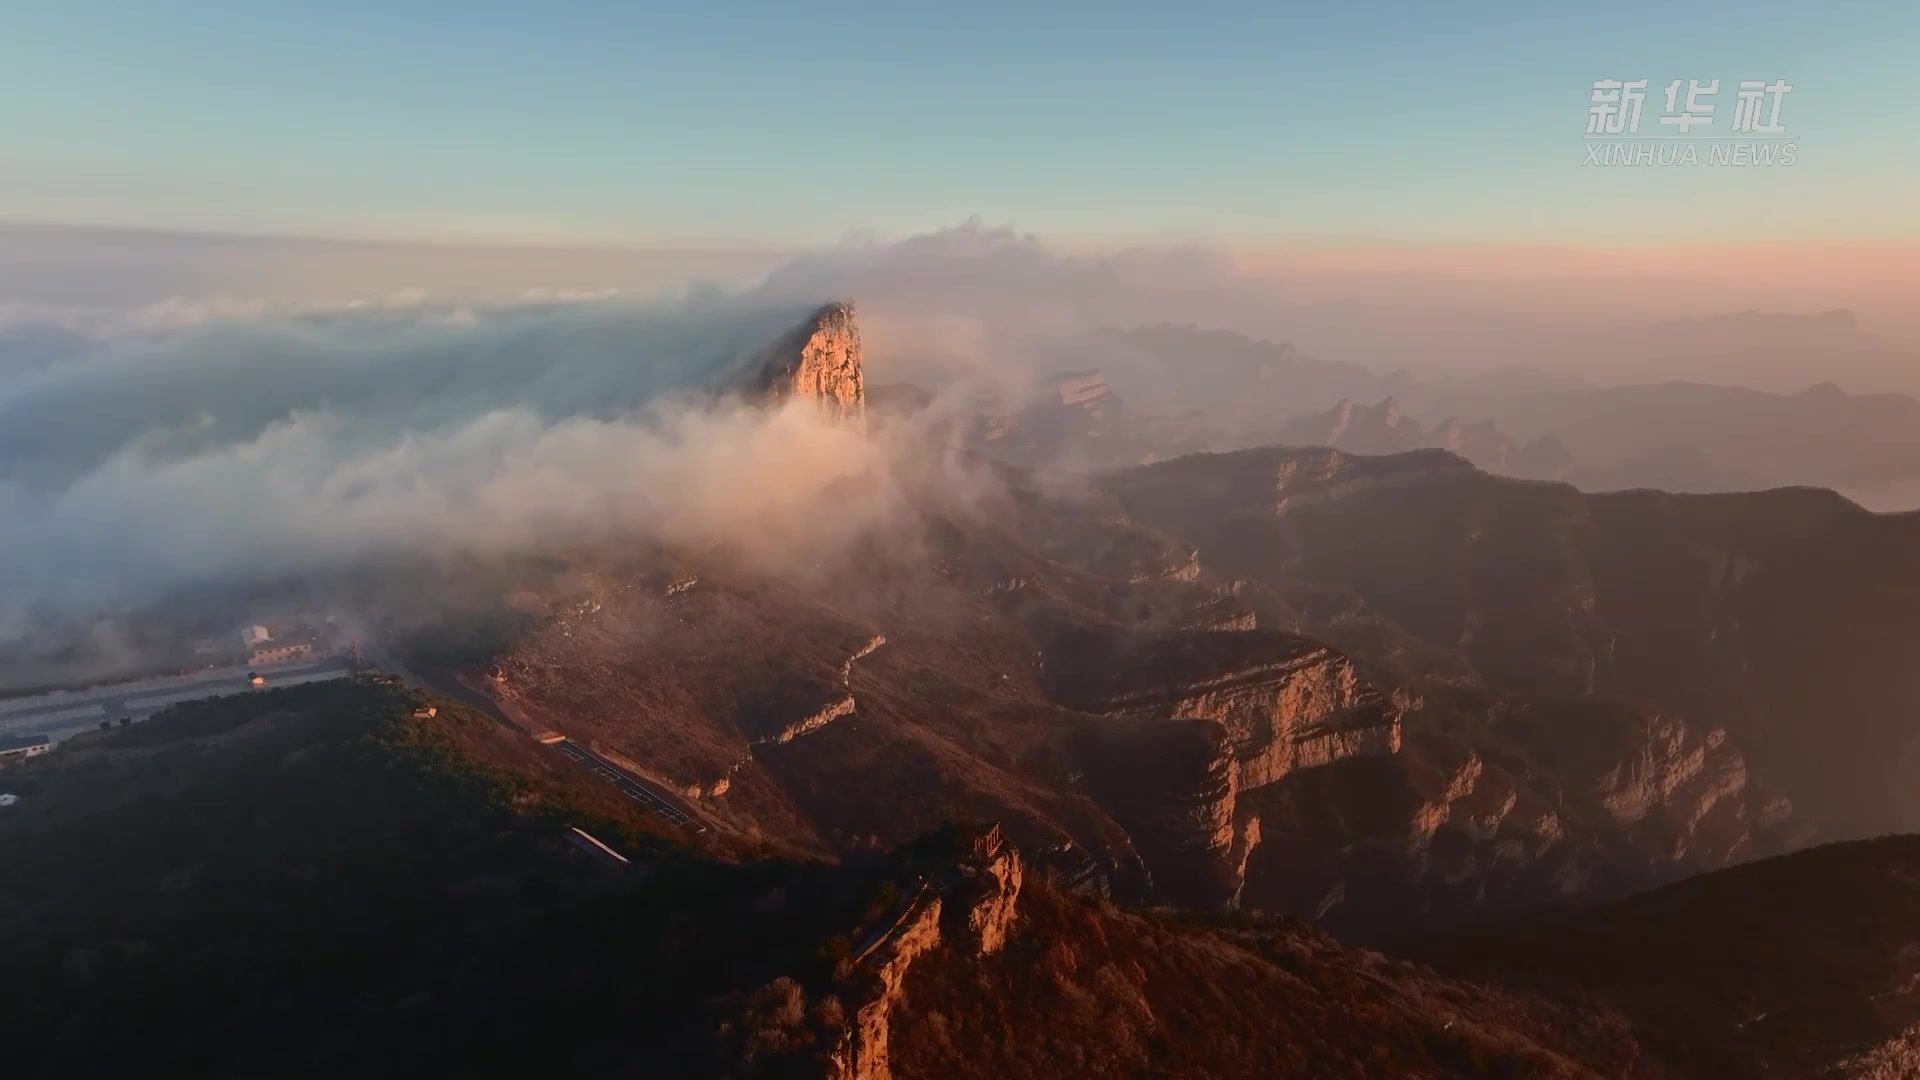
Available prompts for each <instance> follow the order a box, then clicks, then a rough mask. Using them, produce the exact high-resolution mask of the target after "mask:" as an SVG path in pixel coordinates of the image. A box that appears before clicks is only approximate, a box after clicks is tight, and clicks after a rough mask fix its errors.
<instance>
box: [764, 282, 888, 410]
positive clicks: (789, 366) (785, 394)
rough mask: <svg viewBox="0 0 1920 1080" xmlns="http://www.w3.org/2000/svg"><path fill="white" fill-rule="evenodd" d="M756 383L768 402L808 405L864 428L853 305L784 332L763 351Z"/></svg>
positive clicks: (826, 310)
mask: <svg viewBox="0 0 1920 1080" xmlns="http://www.w3.org/2000/svg"><path fill="white" fill-rule="evenodd" d="M756 379H757V381H758V390H759V391H760V393H762V394H763V395H764V396H765V397H766V398H767V399H768V400H770V401H775V402H781V401H786V400H788V399H790V398H802V399H805V400H809V401H812V402H814V403H816V404H817V405H819V406H820V408H821V410H822V411H823V412H825V413H826V414H827V415H829V416H831V417H832V418H833V419H835V420H837V421H842V422H846V423H852V424H856V425H858V426H860V427H862V428H864V427H865V426H866V422H867V387H866V376H865V374H864V372H863V371H862V370H861V360H860V326H859V324H858V323H857V322H855V320H854V315H853V305H852V304H848V303H843V302H835V303H831V304H827V305H826V306H824V307H822V308H820V309H819V310H818V311H815V312H814V313H813V314H812V315H810V316H808V317H807V318H806V320H805V321H803V322H801V323H800V325H798V326H796V327H794V328H793V329H792V330H790V331H788V332H787V333H786V334H785V335H783V336H782V337H781V338H780V340H779V341H777V342H775V343H774V345H773V347H772V348H770V349H768V350H767V353H766V357H765V359H764V360H763V361H762V363H761V366H760V369H759V371H758V372H757V374H756Z"/></svg>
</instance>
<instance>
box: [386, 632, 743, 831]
mask: <svg viewBox="0 0 1920 1080" xmlns="http://www.w3.org/2000/svg"><path fill="white" fill-rule="evenodd" d="M360 652H361V655H363V656H365V657H366V658H367V660H368V661H370V662H371V663H373V664H374V666H376V667H379V668H381V669H382V670H385V671H387V672H390V673H392V674H394V675H397V676H399V677H400V679H401V681H403V682H406V683H409V684H411V685H413V686H418V687H420V688H421V689H423V690H426V691H427V692H429V693H432V694H437V695H439V696H440V697H443V698H447V699H448V700H451V701H457V702H459V703H460V704H462V705H465V706H468V707H469V708H472V709H477V710H479V711H480V712H482V713H485V714H486V715H487V716H490V717H492V718H493V720H494V721H495V722H496V723H499V724H502V725H504V726H506V727H509V728H512V729H514V730H515V731H518V732H520V733H521V734H523V735H525V736H527V737H528V738H533V737H534V733H533V732H531V731H528V730H527V729H526V728H525V727H523V726H522V725H521V724H519V723H518V722H516V721H515V720H514V719H513V717H511V716H508V715H507V712H506V710H505V709H502V708H501V707H500V703H499V702H497V701H495V700H494V699H493V698H492V697H491V696H490V695H488V694H485V693H482V692H481V691H479V690H475V689H474V688H473V687H470V686H468V685H466V684H465V683H462V682H460V681H458V680H456V679H452V678H442V679H433V680H428V679H426V678H423V677H422V676H420V675H419V674H417V673H416V672H414V671H411V670H409V669H408V668H407V667H406V665H404V664H402V663H400V661H399V660H398V659H397V658H396V657H394V656H393V655H392V654H391V653H389V652H387V651H386V650H384V649H382V648H381V647H380V646H379V645H378V644H377V643H376V642H374V641H373V640H372V639H371V638H370V637H368V636H366V635H362V636H361V639H360ZM552 745H553V749H554V750H556V751H557V752H558V753H559V754H560V756H562V757H564V758H566V759H567V760H569V761H572V762H573V763H575V764H577V765H579V766H581V767H582V768H585V769H588V770H589V771H591V772H592V773H593V774H594V775H596V776H598V777H600V778H601V779H602V780H606V781H607V782H609V783H611V784H613V785H615V786H617V787H618V788H619V789H620V790H621V792H622V793H624V794H625V795H626V797H627V798H629V799H632V800H633V801H634V802H637V803H639V804H640V805H641V806H642V807H645V808H646V809H648V810H651V811H653V812H654V813H655V814H658V815H659V816H661V817H663V818H666V819H667V820H668V821H670V822H672V823H673V824H675V825H679V826H681V827H682V828H687V829H692V830H693V831H694V832H706V831H707V827H706V826H705V825H703V824H701V823H700V822H699V821H698V820H697V819H696V818H695V817H694V816H693V815H692V814H689V813H687V811H686V810H685V809H684V808H683V807H682V806H681V805H680V803H679V802H678V801H677V800H676V799H675V797H674V796H673V795H671V794H669V793H667V792H665V791H662V790H661V789H660V788H659V787H658V786H657V785H655V784H653V783H651V782H649V781H647V780H643V779H641V778H640V777H637V776H635V775H633V774H632V773H630V772H627V771H626V770H625V769H622V768H621V767H620V766H618V765H615V764H614V763H613V762H611V761H608V760H607V759H605V758H603V757H601V756H600V755H598V754H596V753H594V752H593V751H592V750H589V749H587V748H586V747H584V746H582V745H580V744H579V743H576V742H573V741H572V740H565V741H562V742H559V743H555V744H552Z"/></svg>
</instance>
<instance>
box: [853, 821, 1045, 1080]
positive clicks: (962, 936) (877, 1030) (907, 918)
mask: <svg viewBox="0 0 1920 1080" xmlns="http://www.w3.org/2000/svg"><path fill="white" fill-rule="evenodd" d="M1025 875H1026V870H1025V865H1024V863H1023V861H1022V860H1021V857H1020V852H1019V851H1018V850H1017V849H1016V848H1015V847H1014V846H1013V845H1012V844H1011V843H1010V842H1008V840H1007V838H1006V835H1005V834H1004V833H1002V832H1001V830H1000V827H999V826H998V825H995V826H993V827H991V828H989V829H987V830H986V831H985V832H984V833H982V834H980V835H979V836H977V837H974V838H973V839H972V841H971V842H970V843H969V844H968V845H967V848H966V850H965V851H964V852H963V853H962V854H961V856H960V857H959V858H958V859H957V860H955V861H954V863H952V864H951V865H948V866H943V867H935V868H932V869H931V870H930V871H929V873H928V874H927V876H926V877H925V879H923V881H922V882H921V884H920V886H919V888H918V889H917V890H916V891H915V892H914V893H913V895H912V896H911V897H910V898H909V899H908V900H907V903H906V905H905V906H904V907H903V908H902V909H901V911H900V914H899V915H898V916H897V917H896V918H894V919H893V920H892V921H891V922H890V923H889V924H888V925H887V926H886V927H885V928H883V929H882V930H880V931H879V932H877V933H876V934H874V935H873V936H872V937H871V938H869V939H868V940H867V941H866V942H865V943H863V944H862V946H861V947H860V948H859V950H858V951H856V952H855V954H854V962H855V963H856V965H858V966H860V967H861V968H863V969H864V970H865V971H866V972H867V974H868V976H869V978H868V979H867V992H866V994H865V995H864V997H863V999H862V1000H861V1001H860V1002H859V1003H858V1004H857V1005H856V1006H855V1007H854V1010H853V1016H852V1018H851V1020H850V1022H849V1024H848V1027H847V1030H846V1032H845V1033H844V1034H843V1035H842V1037H841V1039H840V1041H839V1044H838V1045H837V1046H836V1047H835V1048H834V1050H833V1053H832V1054H831V1055H830V1056H829V1059H828V1067H827V1076H828V1077H830V1078H832V1080H888V1078H890V1077H892V1076H893V1068H892V1065H891V1063H890V1062H889V1060H888V1053H887V1050H888V1044H889V1042H890V1039H891V1018H892V1014H893V1010H894V1009H895V1008H896V1007H898V1006H899V1004H900V1003H901V1001H902V1000H903V997H902V993H901V987H902V986H903V985H905V982H906V978H907V973H908V972H909V971H910V970H911V969H912V967H913V963H914V961H915V960H918V959H919V958H920V957H922V956H924V955H926V954H927V953H929V952H931V951H933V950H934V949H937V948H942V947H946V948H958V949H962V950H964V951H965V952H966V953H967V955H969V956H971V957H974V958H979V957H983V956H989V955H992V954H993V953H997V952H999V951H1000V950H1001V948H1002V947H1003V946H1005V945H1006V942H1007V935H1008V933H1009V932H1011V930H1012V928H1013V925H1014V920H1015V918H1016V916H1017V915H1018V911H1019V902H1020V888H1021V885H1022V883H1023V882H1024V880H1025Z"/></svg>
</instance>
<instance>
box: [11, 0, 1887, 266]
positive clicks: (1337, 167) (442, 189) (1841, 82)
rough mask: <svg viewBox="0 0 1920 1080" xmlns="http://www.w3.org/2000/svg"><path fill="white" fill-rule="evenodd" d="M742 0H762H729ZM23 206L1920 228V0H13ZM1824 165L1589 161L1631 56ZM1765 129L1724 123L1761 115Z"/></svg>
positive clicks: (1661, 233)
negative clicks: (692, 1) (1768, 87)
mask: <svg viewBox="0 0 1920 1080" xmlns="http://www.w3.org/2000/svg"><path fill="white" fill-rule="evenodd" d="M714 9H724V10H714ZM0 26H3V27H4V32H3V33H0V135H3V136H4V137H0V219H9V220H15V221H53V222H77V223H92V224H113V225H129V226H138V227H152V228H163V229H184V230H211V231H233V232H258V233H278V234H292V235H319V236H351V237H360V238H400V239H408V238H432V239H453V240H475V241H489V242H492V241H507V242H541V243H594V244H609V245H643V244H681V243H696V244H711V245H730V244H757V245H773V246H795V245H804V244H812V243H818V242H822V241H829V240H833V239H836V238H839V237H841V236H843V235H846V234H848V233H850V232H871V233H876V234H880V235H900V234H904V233H910V232H914V231H918V230H923V229H926V228H931V227H936V226H939V225H942V224H946V223H951V222H953V221H957V220H960V219H962V218H965V217H968V216H970V215H979V216H981V217H983V218H984V219H986V220H989V221H995V222H1007V223H1012V224H1015V225H1017V226H1019V227H1021V228H1025V229H1031V230H1034V231H1038V232H1041V233H1043V234H1045V235H1048V236H1050V237H1054V238H1056V239H1059V240H1061V241H1064V242H1068V243H1088V244H1107V243H1131V242H1142V241H1147V242H1151V241H1164V240H1202V241H1208V242H1216V243H1225V244H1231V245H1238V246H1249V247H1260V246H1267V245H1284V244H1296V243H1305V244H1326V245H1336V246H1337V245H1354V244H1358V245H1365V244H1399V243H1416V244H1424V243H1436V244H1450V243H1482V242H1500V243H1509V242H1518V243H1556V244H1612V243H1646V244H1667V243H1684V242H1693V241H1712V242H1725V241H1742V240H1755V241H1759V240H1802V239H1819V240H1832V239H1884V238H1901V239H1911V238H1914V237H1915V236H1916V235H1920V194H1916V193H1917V192H1920V138H1916V131H1920V63H1916V61H1915V59H1914V57H1916V56H1920V5H1915V4H1912V3H1907V2H1896V0H1887V2H1884V3H1854V4H1845V3H1842V4H1830V5H1811V4H1788V3H1775V2H1749V3H1737V4H1721V3H1680V4H1641V3H1608V4H1594V5H1585V4H1558V3H1555V4H1547V3H1514V4H1480V3H1455V2H1435V3H1424V2H1406V3H1393V4H1387V3H1371V4H1370V3H1350V4H1349V3H1326V4H1320V5H1313V6H1296V5H1289V4H1279V3H1235V4H1203V3H1193V4H1185V5H1168V4H1131V3H1124V2H1117V0H1109V2H1107V3H1101V4H1080V3H1064V2H1063V3H1051V4H1049V3H1033V2H1031V0H1029V2H1027V3H1021V4H1000V3H976V4H969V5H964V6H962V5H952V4H943V5H931V4H912V3H895V4H885V5H882V4H873V5H847V4H829V3H824V2H821V3H812V4H803V3H787V4H766V3H757V2H737V3H730V4H700V5H684V6H682V5H657V4H646V3H637V2H636V3H625V4H614V3H569V2H564V0H560V2H550V3H540V4H534V3H523V4H495V3H486V2H482V0H473V2H468V3H458V4H456V3H444V4H443V3H409V2H405V0H384V2H367V0H334V2H331V3H327V4H319V3H312V4H291V3H275V2H270V0H252V2H238V0H198V2H196V3H194V4H192V5H171V4H161V3H157V2H154V3H145V4H125V3H122V4H104V3H92V2H88V0H59V2H57V3H42V2H39V0H26V2H22V0H0ZM1606 77H1622V78H1641V77H1644V78H1648V79H1651V80H1652V81H1653V84H1654V86H1653V89H1652V91H1650V93H1649V99H1648V106H1649V110H1650V112H1649V120H1648V127H1652V126H1653V125H1652V122H1651V116H1652V115H1653V114H1654V113H1656V112H1657V106H1658V104H1659V102H1658V100H1657V98H1658V90H1659V88H1660V87H1661V86H1662V85H1664V83H1665V82H1666V81H1667V80H1668V79H1671V78H1689V77H1697V78H1702V79H1706V78H1719V79H1721V80H1722V86H1723V93H1722V95H1721V97H1720V98H1719V102H1720V115H1721V116H1722V117H1725V116H1726V115H1727V114H1728V113H1729V112H1730V110H1731V107H1732V105H1731V98H1732V93H1731V91H1732V84H1733V83H1734V82H1736V81H1738V80H1740V79H1743V78H1763V79H1769V80H1771V79H1774V78H1785V79H1787V80H1788V81H1790V82H1791V83H1793V84H1794V87H1795V89H1794V92H1793V94H1792V95H1791V97H1790V98H1789V99H1788V103H1787V108H1786V111H1785V113H1784V114H1783V119H1784V120H1785V122H1786V123H1787V126H1788V127H1789V129H1790V130H1791V131H1793V132H1794V133H1796V134H1798V135H1799V136H1800V137H1801V158H1800V163H1799V164H1797V165H1795V166H1794V167H1792V168H1790V169H1780V168H1775V169H1746V170H1726V169H1638V170H1623V169H1583V168H1581V167H1580V161H1581V158H1582V146H1581V133H1582V131H1583V130H1584V121H1585V108H1586V97H1587V93H1588V90H1589V87H1590V85H1591V83H1592V81H1593V80H1594V79H1598V78H1606ZM1724 122H1725V121H1724V120H1723V121H1722V123H1724Z"/></svg>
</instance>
